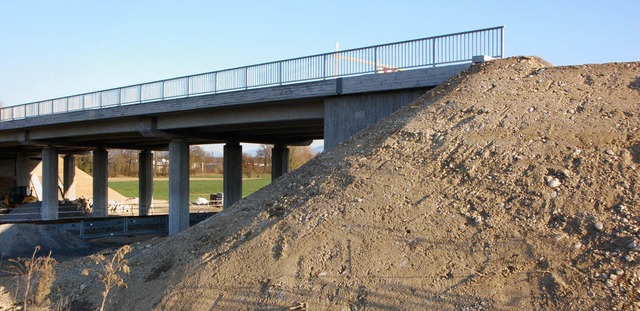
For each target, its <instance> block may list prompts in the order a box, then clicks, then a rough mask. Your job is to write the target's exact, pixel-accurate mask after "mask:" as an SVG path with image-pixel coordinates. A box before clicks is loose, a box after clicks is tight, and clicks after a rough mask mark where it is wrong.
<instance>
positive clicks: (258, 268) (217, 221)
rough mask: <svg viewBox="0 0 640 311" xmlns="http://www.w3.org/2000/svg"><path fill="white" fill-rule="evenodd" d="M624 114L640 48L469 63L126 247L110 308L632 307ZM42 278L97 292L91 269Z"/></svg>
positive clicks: (635, 145) (629, 169) (631, 185)
mask: <svg viewBox="0 0 640 311" xmlns="http://www.w3.org/2000/svg"><path fill="white" fill-rule="evenodd" d="M639 116H640V63H625V64H603V65H584V66H573V67H557V68H554V67H552V66H551V65H550V64H548V63H547V62H545V61H543V60H541V59H539V58H535V57H514V58H509V59H505V60H497V61H492V62H489V63H483V64H477V65H474V66H472V67H471V68H470V69H469V70H468V71H466V72H464V73H462V74H460V75H458V76H456V77H454V78H452V79H451V80H450V81H448V82H447V83H445V84H443V85H441V86H439V87H438V88H436V89H434V90H432V91H430V92H429V93H427V94H426V95H425V96H424V97H423V98H421V99H419V100H417V101H416V102H415V103H413V104H412V105H411V106H409V107H406V108H405V109H403V110H401V111H399V112H398V113H396V114H394V115H392V116H390V117H389V118H387V119H385V120H383V121H382V122H380V123H379V124H377V125H375V126H373V127H371V128H369V129H368V130H366V131H364V132H362V133H360V134H359V135H356V136H355V137H353V138H352V139H350V140H349V141H347V142H346V143H344V144H341V145H340V146H338V147H336V148H335V149H334V150H332V151H330V152H327V153H325V154H322V155H320V156H318V157H316V158H315V159H314V160H312V161H311V162H309V163H308V164H306V165H305V166H303V167H302V168H300V169H298V170H296V171H295V172H292V173H290V174H287V175H285V176H283V177H281V178H279V179H278V180H276V181H275V182H274V183H273V184H271V185H269V186H267V187H265V188H263V189H262V190H260V191H258V192H257V193H255V194H253V195H252V196H250V197H249V198H247V199H245V200H242V201H240V202H239V203H238V204H236V205H235V206H233V207H232V208H230V209H229V210H225V211H224V212H222V213H220V214H218V215H216V216H213V217H212V218H210V219H209V220H207V221H205V222H203V223H201V224H199V225H197V226H195V227H193V228H191V229H189V230H187V231H185V232H183V233H182V234H179V235H177V236H175V237H172V238H168V239H167V240H165V241H164V242H162V243H160V244H158V245H157V246H154V247H149V248H140V249H137V250H135V251H134V252H133V253H132V256H131V258H130V262H131V266H132V275H131V276H130V277H129V278H127V282H128V283H129V289H128V290H127V289H120V290H118V291H116V293H115V297H114V298H113V305H112V306H113V308H115V309H122V310H124V309H127V310H134V309H136V310H146V309H149V308H152V307H153V308H155V309H170V310H174V309H179V310H200V309H202V310H210V309H223V310H227V309H228V310H232V309H233V310H240V309H242V310H246V309H274V310H275V309H278V310H302V309H309V310H343V309H350V310H362V309H367V308H369V309H415V310H424V309H548V310H555V309H574V308H576V309H593V308H594V307H600V308H602V309H610V308H612V307H618V308H621V307H626V308H629V307H631V306H632V304H633V303H636V304H637V302H638V301H639V300H640V299H639V298H640V296H639V295H640V294H639V293H638V288H639V287H638V283H639V280H638V273H639V272H638V266H637V262H638V261H640V256H639V254H640V237H639V236H638V233H639V232H638V229H639V226H640V218H639V215H638V205H639V198H638V195H639V193H640V185H639V181H640V180H639V174H638V168H637V166H638V165H639V163H640V132H639V130H638V129H639V128H640V119H639ZM87 264H88V263H87ZM75 265H77V266H81V264H80V263H75ZM82 281H83V282H86V281H85V280H82ZM57 285H58V286H60V287H61V288H65V289H66V292H67V293H68V295H69V296H68V297H70V298H71V299H72V300H74V301H82V302H83V303H87V302H89V303H93V304H95V303H97V301H98V298H99V297H98V293H99V290H98V289H99V284H97V283H89V285H88V287H80V288H85V290H83V291H78V288H79V282H78V280H77V279H72V278H68V279H64V278H63V279H60V280H59V281H58V284H57ZM296 308H297V309H296Z"/></svg>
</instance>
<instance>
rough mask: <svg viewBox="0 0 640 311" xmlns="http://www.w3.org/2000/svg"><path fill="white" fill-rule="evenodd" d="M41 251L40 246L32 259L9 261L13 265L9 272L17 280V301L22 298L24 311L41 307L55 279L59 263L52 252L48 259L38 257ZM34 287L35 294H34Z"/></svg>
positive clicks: (36, 248)
mask: <svg viewBox="0 0 640 311" xmlns="http://www.w3.org/2000/svg"><path fill="white" fill-rule="evenodd" d="M39 250H40V246H39V245H38V246H36V247H35V249H34V251H33V255H31V258H21V257H20V258H17V259H9V262H11V263H12V265H11V267H10V268H9V271H7V272H9V273H10V274H13V275H14V276H15V278H16V288H15V299H16V300H18V297H21V298H22V309H23V310H27V307H28V306H30V305H34V306H41V305H42V304H43V303H44V302H45V300H46V298H47V296H48V295H49V292H50V291H51V284H53V281H54V279H55V271H54V269H53V268H54V266H55V265H56V264H57V261H56V260H55V259H53V258H51V252H49V255H47V256H46V257H45V256H41V257H36V253H38V251H39ZM34 285H35V292H34V293H32V291H33V288H34Z"/></svg>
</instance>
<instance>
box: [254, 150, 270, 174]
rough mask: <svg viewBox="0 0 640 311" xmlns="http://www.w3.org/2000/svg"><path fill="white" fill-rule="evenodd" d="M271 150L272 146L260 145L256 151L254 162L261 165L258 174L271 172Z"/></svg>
mask: <svg viewBox="0 0 640 311" xmlns="http://www.w3.org/2000/svg"><path fill="white" fill-rule="evenodd" d="M272 148H273V146H272V145H260V148H259V149H258V150H257V151H256V160H257V161H258V162H259V163H260V164H261V167H260V172H261V173H263V174H264V173H270V172H271V157H272V156H271V154H272V151H273V150H272Z"/></svg>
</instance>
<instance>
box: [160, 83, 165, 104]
mask: <svg viewBox="0 0 640 311" xmlns="http://www.w3.org/2000/svg"><path fill="white" fill-rule="evenodd" d="M160 94H162V96H161V97H160V98H161V99H162V100H164V81H162V84H160Z"/></svg>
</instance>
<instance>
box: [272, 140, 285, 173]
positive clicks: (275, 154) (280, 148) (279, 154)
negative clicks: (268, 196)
mask: <svg viewBox="0 0 640 311" xmlns="http://www.w3.org/2000/svg"><path fill="white" fill-rule="evenodd" d="M288 172H289V148H288V147H287V145H281V144H278V145H274V146H273V149H271V181H274V180H275V179H276V178H278V177H280V176H282V175H284V174H286V173H288Z"/></svg>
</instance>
